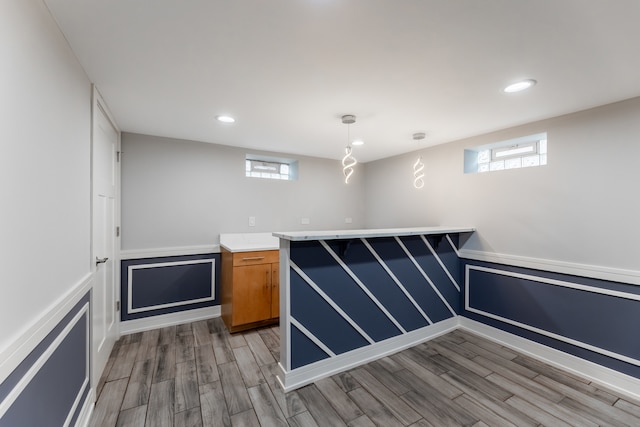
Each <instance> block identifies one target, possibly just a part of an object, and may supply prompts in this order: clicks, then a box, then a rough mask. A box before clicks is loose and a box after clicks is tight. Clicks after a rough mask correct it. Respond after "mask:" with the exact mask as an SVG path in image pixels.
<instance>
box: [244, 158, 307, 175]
mask: <svg viewBox="0 0 640 427" xmlns="http://www.w3.org/2000/svg"><path fill="white" fill-rule="evenodd" d="M297 172H298V161H297V160H293V159H285V158H279V157H269V156H261V155H256V154H247V155H246V156H245V177H247V178H262V179H273V180H277V181H294V180H296V179H297V178H298V173H297Z"/></svg>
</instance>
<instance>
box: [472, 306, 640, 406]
mask: <svg viewBox="0 0 640 427" xmlns="http://www.w3.org/2000/svg"><path fill="white" fill-rule="evenodd" d="M459 320H460V328H461V329H464V330H467V331H470V332H473V333H474V334H476V335H480V336H482V337H484V338H487V339H489V340H491V341H494V342H497V343H499V344H501V345H504V346H506V347H509V348H512V349H514V350H516V351H519V352H521V353H524V354H526V355H528V356H531V357H533V358H535V359H538V360H541V361H543V362H545V363H548V364H550V365H553V366H556V367H558V368H561V369H564V370H566V371H569V372H572V373H574V374H576V375H579V376H581V377H583V378H587V379H589V380H591V381H593V382H595V383H598V384H602V385H604V386H606V387H608V388H610V389H613V390H615V391H617V392H619V393H620V394H624V395H626V396H629V397H631V398H633V399H635V400H640V379H638V378H634V377H632V376H629V375H625V374H623V373H621V372H618V371H614V370H613V369H610V368H607V367H604V366H601V365H598V364H597V363H594V362H590V361H588V360H585V359H581V358H579V357H577V356H573V355H571V354H568V353H565V352H562V351H560V350H556V349H554V348H551V347H547V346H546V345H543V344H540V343H537V342H535V341H531V340H528V339H526V338H522V337H519V336H517V335H513V334H511V333H509V332H505V331H502V330H500V329H497V328H494V327H492V326H488V325H485V324H484V323H480V322H477V321H475V320H471V319H468V318H466V317H462V316H460V317H459Z"/></svg>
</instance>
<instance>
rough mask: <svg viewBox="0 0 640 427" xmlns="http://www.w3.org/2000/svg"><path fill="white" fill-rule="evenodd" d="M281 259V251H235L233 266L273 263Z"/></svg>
mask: <svg viewBox="0 0 640 427" xmlns="http://www.w3.org/2000/svg"><path fill="white" fill-rule="evenodd" d="M279 260H280V257H279V251H252V252H234V254H233V266H234V267H238V266H241V265H254V264H271V263H274V262H278V261H279Z"/></svg>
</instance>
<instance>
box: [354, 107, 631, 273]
mask: <svg viewBox="0 0 640 427" xmlns="http://www.w3.org/2000/svg"><path fill="white" fill-rule="evenodd" d="M540 132H547V133H548V135H547V137H548V141H549V143H548V144H549V147H548V151H549V154H548V156H549V157H548V165H547V166H544V167H534V168H527V169H515V170H506V171H498V172H491V173H484V174H464V173H463V152H464V149H465V148H471V147H476V146H479V145H483V144H487V143H491V142H498V141H503V140H508V139H512V138H516V137H519V136H525V135H531V134H535V133H540ZM418 154H423V156H424V163H425V166H426V170H425V172H426V176H425V178H426V185H425V187H424V188H423V189H422V190H416V189H414V188H413V186H412V179H413V170H412V165H413V162H415V159H416V158H417V156H418ZM639 166H640V98H635V99H631V100H628V101H625V102H621V103H616V104H611V105H608V106H604V107H600V108H596V109H592V110H588V111H583V112H580V113H576V114H572V115H567V116H563V117H558V118H554V119H551V120H545V121H541V122H536V123H532V124H528V125H525V126H520V127H517V128H512V129H508V130H504V131H500V132H496V133H492V134H489V135H483V136H479V137H475V138H470V139H466V140H463V141H458V142H454V143H451V144H446V145H440V146H436V147H432V148H429V149H424V150H421V151H418V152H414V153H410V154H406V155H402V156H397V157H393V158H388V159H383V160H379V161H376V162H371V163H368V164H367V165H366V185H365V191H366V197H365V200H366V208H367V217H366V226H367V227H390V226H413V225H464V226H466V225H471V226H475V227H476V228H477V230H478V231H477V233H476V234H475V235H474V236H473V238H472V239H470V240H469V242H468V243H467V244H466V245H465V249H473V250H481V251H488V252H491V253H498V254H507V255H515V256H524V257H533V258H539V259H546V260H554V261H562V262H570V263H579V264H587V265H591V266H604V267H611V268H618V269H630V270H635V271H640V257H639V256H638V253H639V252H638V247H639V244H640V229H639V228H638V227H637V225H638V219H639V218H640V196H639V195H638V194H639V190H638V184H639V183H640V167H639Z"/></svg>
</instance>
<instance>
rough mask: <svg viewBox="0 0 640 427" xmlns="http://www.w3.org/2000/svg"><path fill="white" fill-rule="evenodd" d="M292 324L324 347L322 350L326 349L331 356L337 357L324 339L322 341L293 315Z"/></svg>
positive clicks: (319, 345)
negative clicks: (325, 343)
mask: <svg viewBox="0 0 640 427" xmlns="http://www.w3.org/2000/svg"><path fill="white" fill-rule="evenodd" d="M291 324H292V325H293V326H295V327H296V328H298V329H300V332H302V333H303V334H304V336H306V337H307V338H309V339H310V340H311V341H313V343H314V344H315V345H317V346H318V347H320V348H321V349H322V351H324V352H325V353H327V354H328V355H329V356H331V357H335V355H336V354H335V353H334V352H333V351H331V349H330V348H329V347H327V346H326V345H324V343H323V342H322V341H320V340H319V339H318V338H317V337H316V336H315V335H313V334H312V333H311V331H310V330H308V329H307V328H305V327H304V326H303V325H302V323H300V322H298V321H297V320H296V319H294V318H293V316H292V317H291Z"/></svg>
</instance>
